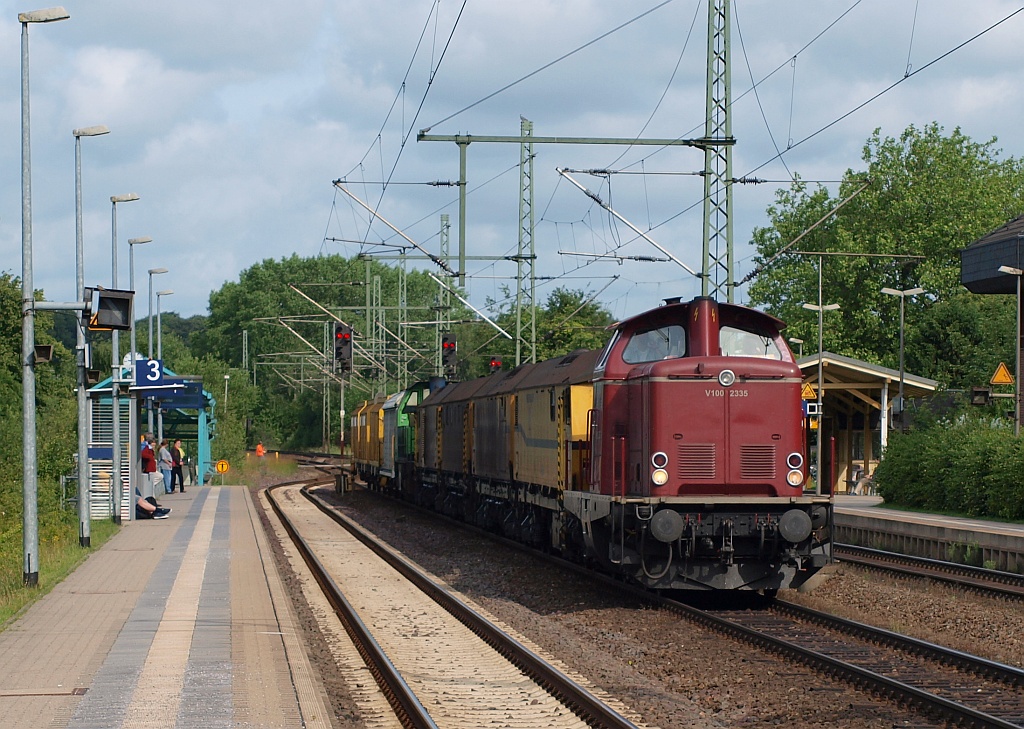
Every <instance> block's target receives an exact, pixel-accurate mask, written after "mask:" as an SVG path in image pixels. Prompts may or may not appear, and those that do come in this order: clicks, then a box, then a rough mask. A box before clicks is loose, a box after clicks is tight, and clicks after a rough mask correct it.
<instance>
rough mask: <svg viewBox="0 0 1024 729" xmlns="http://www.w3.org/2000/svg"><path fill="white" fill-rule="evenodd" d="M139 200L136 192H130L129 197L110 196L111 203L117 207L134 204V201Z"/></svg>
mask: <svg viewBox="0 0 1024 729" xmlns="http://www.w3.org/2000/svg"><path fill="white" fill-rule="evenodd" d="M138 199H139V196H138V194H137V193H134V192H129V193H128V194H127V195H111V196H110V202H112V203H114V204H115V205H116V204H117V203H122V202H132V201H133V200H138Z"/></svg>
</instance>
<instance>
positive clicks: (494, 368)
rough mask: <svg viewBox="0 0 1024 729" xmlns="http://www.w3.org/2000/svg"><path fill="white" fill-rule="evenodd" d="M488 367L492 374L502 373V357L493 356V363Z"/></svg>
mask: <svg viewBox="0 0 1024 729" xmlns="http://www.w3.org/2000/svg"><path fill="white" fill-rule="evenodd" d="M488 367H489V368H490V371H491V372H500V371H501V357H498V356H495V355H491V361H490V362H489V363H488Z"/></svg>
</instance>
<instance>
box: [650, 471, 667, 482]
mask: <svg viewBox="0 0 1024 729" xmlns="http://www.w3.org/2000/svg"><path fill="white" fill-rule="evenodd" d="M651 481H653V482H654V485H655V486H664V485H665V484H667V483H668V471H666V470H665V469H664V468H656V469H654V470H653V471H652V472H651Z"/></svg>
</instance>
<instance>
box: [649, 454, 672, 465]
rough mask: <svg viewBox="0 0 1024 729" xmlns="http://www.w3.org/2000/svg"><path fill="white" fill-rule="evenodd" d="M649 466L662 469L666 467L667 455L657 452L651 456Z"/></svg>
mask: <svg viewBox="0 0 1024 729" xmlns="http://www.w3.org/2000/svg"><path fill="white" fill-rule="evenodd" d="M651 465H652V466H654V467H655V468H664V467H665V466H667V465H668V454H666V453H665V452H663V451H658V452H657V453H654V454H653V455H651Z"/></svg>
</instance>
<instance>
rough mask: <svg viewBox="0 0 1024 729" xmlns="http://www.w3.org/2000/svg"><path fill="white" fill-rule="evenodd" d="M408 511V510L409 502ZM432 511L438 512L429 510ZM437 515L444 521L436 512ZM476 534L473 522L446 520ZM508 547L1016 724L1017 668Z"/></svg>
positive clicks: (895, 693) (934, 700)
mask: <svg viewBox="0 0 1024 729" xmlns="http://www.w3.org/2000/svg"><path fill="white" fill-rule="evenodd" d="M413 508H415V507H413ZM434 516H438V515H436V514H435V515H434ZM438 518H442V519H443V518H444V517H440V516H438ZM446 521H450V522H451V523H453V524H457V525H458V526H459V527H460V528H465V529H468V530H470V531H473V532H475V533H479V534H488V533H487V532H484V531H482V530H479V529H476V528H475V527H471V526H467V525H464V524H462V523H460V522H453V521H451V520H447V519H446ZM488 536H489V537H490V538H493V539H494V540H495V541H498V542H501V543H503V544H505V545H507V546H510V547H512V548H514V549H518V550H523V551H528V552H530V553H531V554H534V555H535V556H536V557H538V558H540V559H545V560H550V561H554V562H557V563H558V564H560V565H561V566H563V567H564V568H567V569H570V570H572V571H575V572H578V573H581V574H584V575H586V576H588V577H589V578H591V579H595V580H599V581H602V582H604V583H606V584H607V585H608V586H609V587H610V588H611V589H615V590H624V591H626V592H629V593H630V594H632V595H633V596H635V597H636V598H638V599H639V600H641V601H643V602H645V603H648V604H650V605H654V606H658V607H662V608H664V609H667V610H669V611H672V612H674V613H676V614H678V615H680V616H681V617H683V618H685V619H687V620H689V621H692V622H695V623H697V624H700V625H703V626H704V627H707V628H711V629H713V630H716V631H718V632H721V633H723V634H726V635H729V636H731V637H733V638H736V639H738V640H742V641H744V642H749V643H753V644H755V645H757V646H758V647H760V648H762V649H764V650H767V651H769V652H773V653H776V654H778V655H782V656H785V657H786V658H788V659H790V660H795V661H798V662H800V663H803V664H805V665H809V666H811V667H812V668H814V669H815V670H817V671H820V672H823V673H825V674H826V675H830V676H833V677H834V678H836V679H837V680H841V681H848V682H851V683H853V684H854V685H855V686H857V687H858V688H860V689H861V690H864V691H867V692H869V693H873V694H878V695H882V696H885V697H887V698H889V700H891V701H893V702H895V703H897V704H899V705H902V706H906V707H908V708H910V709H913V710H915V711H917V712H919V713H922V714H923V715H926V716H930V717H933V718H937V719H939V720H941V721H946V722H949V723H951V724H953V725H958V726H971V727H999V728H1001V729H1009V728H1012V727H1016V728H1017V729H1020V727H1024V671H1022V670H1021V669H1017V668H1014V667H1012V666H1006V665H1003V664H1000V663H996V662H993V661H988V660H986V659H982V658H979V657H976V656H971V655H969V654H966V653H961V652H958V651H954V650H952V649H948V648H945V647H943V646H939V645H935V644H931V643H927V642H925V641H920V640H917V639H914V638H910V637H908V636H903V635H900V634H897V633H893V632H890V631H886V630H883V629H879V628H874V627H872V626H868V625H865V624H862V623H857V622H855V621H850V620H845V619H843V618H838V617H835V616H831V615H827V614H825V613H820V612H817V611H814V610H810V609H807V608H803V607H801V606H798V605H794V604H792V603H788V602H785V601H784V600H777V601H774V602H772V603H770V605H769V606H767V607H765V608H763V609H754V610H714V609H712V610H701V609H698V608H696V607H693V606H691V605H687V604H684V603H681V602H678V601H675V600H671V599H667V598H663V597H661V596H657V595H653V594H651V593H649V592H646V591H643V590H639V589H634V588H631V587H629V586H626V585H623V584H622V583H621V582H618V581H616V580H612V579H608V578H604V577H602V576H600V575H597V574H596V573H593V572H591V571H589V570H585V569H583V568H580V567H579V566H578V565H575V564H571V563H566V562H564V561H563V560H561V559H558V558H555V557H552V556H550V555H546V554H543V553H538V552H535V551H533V550H530V549H528V548H526V547H524V546H523V545H520V544H517V543H514V542H510V541H508V540H505V539H503V538H501V537H495V536H494V535H488Z"/></svg>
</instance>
